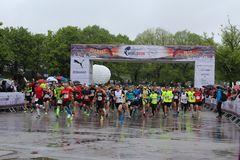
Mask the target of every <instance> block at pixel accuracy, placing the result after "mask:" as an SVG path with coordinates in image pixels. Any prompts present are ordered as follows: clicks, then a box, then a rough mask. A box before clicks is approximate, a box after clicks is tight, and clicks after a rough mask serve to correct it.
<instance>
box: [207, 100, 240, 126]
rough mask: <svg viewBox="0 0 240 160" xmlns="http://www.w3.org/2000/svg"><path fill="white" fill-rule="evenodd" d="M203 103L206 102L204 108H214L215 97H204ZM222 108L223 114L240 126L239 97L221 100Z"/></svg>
mask: <svg viewBox="0 0 240 160" xmlns="http://www.w3.org/2000/svg"><path fill="white" fill-rule="evenodd" d="M205 104H207V106H206V107H205V108H207V109H209V110H214V109H216V104H217V103H216V99H213V98H206V100H205ZM222 110H223V116H224V117H226V119H228V120H230V121H231V122H232V123H234V124H235V125H237V126H238V127H239V128H240V99H239V98H236V100H234V101H231V100H227V101H226V102H223V103H222Z"/></svg>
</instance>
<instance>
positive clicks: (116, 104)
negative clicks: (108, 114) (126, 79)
mask: <svg viewBox="0 0 240 160" xmlns="http://www.w3.org/2000/svg"><path fill="white" fill-rule="evenodd" d="M120 105H123V104H122V103H115V106H116V108H117V109H118V107H119V106H120Z"/></svg>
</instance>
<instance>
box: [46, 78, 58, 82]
mask: <svg viewBox="0 0 240 160" xmlns="http://www.w3.org/2000/svg"><path fill="white" fill-rule="evenodd" d="M47 81H48V82H58V80H57V79H56V78H55V77H48V78H47Z"/></svg>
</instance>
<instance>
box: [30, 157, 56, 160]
mask: <svg viewBox="0 0 240 160" xmlns="http://www.w3.org/2000/svg"><path fill="white" fill-rule="evenodd" d="M31 159H32V160H57V159H53V158H48V157H37V158H31Z"/></svg>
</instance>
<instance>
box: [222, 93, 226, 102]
mask: <svg viewBox="0 0 240 160" xmlns="http://www.w3.org/2000/svg"><path fill="white" fill-rule="evenodd" d="M221 100H222V101H223V102H225V101H227V95H226V94H225V93H223V92H222V99H221Z"/></svg>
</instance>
